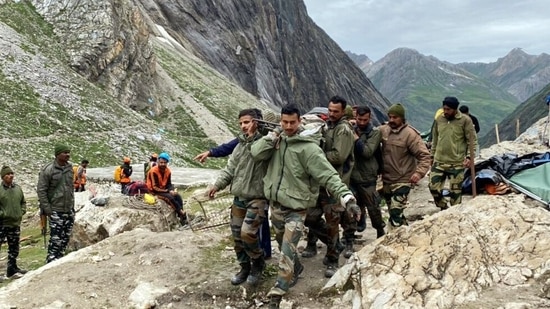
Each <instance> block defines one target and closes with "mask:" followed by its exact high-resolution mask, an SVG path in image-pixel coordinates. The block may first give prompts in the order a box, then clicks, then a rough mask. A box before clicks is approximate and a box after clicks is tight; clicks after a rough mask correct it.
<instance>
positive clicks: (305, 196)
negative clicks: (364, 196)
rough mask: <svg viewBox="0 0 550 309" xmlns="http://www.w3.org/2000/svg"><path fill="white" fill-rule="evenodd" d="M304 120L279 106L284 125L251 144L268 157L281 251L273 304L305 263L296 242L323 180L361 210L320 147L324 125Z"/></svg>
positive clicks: (257, 155)
mask: <svg viewBox="0 0 550 309" xmlns="http://www.w3.org/2000/svg"><path fill="white" fill-rule="evenodd" d="M300 124H301V118H300V110H299V109H298V108H297V107H296V106H295V105H292V104H289V105H285V106H283V108H282V109H281V127H282V128H281V130H278V131H275V132H272V133H270V134H268V135H266V136H264V137H262V138H260V139H259V140H258V141H256V142H255V143H254V144H252V147H251V149H250V151H251V154H252V157H253V158H254V160H269V166H268V168H267V173H266V176H265V177H264V179H263V180H264V194H265V196H266V197H267V199H268V200H269V201H270V207H271V223H272V225H273V227H274V229H275V233H276V239H277V243H278V244H279V251H280V252H281V257H280V259H279V271H278V274H277V281H276V283H275V286H274V287H273V288H272V289H271V290H270V291H269V293H268V296H269V298H270V302H269V308H279V304H280V302H281V299H282V297H283V295H285V294H286V293H287V292H288V290H289V288H290V287H292V286H293V285H294V284H296V282H297V280H298V277H299V275H300V273H301V272H302V271H303V269H304V267H303V265H302V264H301V263H300V260H299V257H298V254H297V251H296V247H297V245H298V241H299V240H300V238H301V237H302V234H303V231H304V220H305V218H306V212H307V210H308V209H309V208H311V207H315V201H316V200H317V197H318V196H319V188H320V186H321V185H322V186H323V187H325V188H326V189H327V190H328V191H329V192H330V193H331V194H332V196H334V197H335V198H337V199H338V200H339V201H340V203H341V204H342V205H344V207H345V208H346V209H347V210H349V211H352V212H353V213H354V214H355V216H356V219H358V218H359V216H360V214H361V210H360V209H359V207H358V206H357V204H355V198H354V196H353V194H352V193H351V191H350V190H349V189H348V187H347V185H346V184H345V183H344V182H342V180H341V179H340V175H339V174H338V172H337V171H336V170H335V169H334V167H333V166H332V165H331V164H330V162H329V161H328V160H327V158H326V156H325V155H324V153H323V151H322V149H321V148H320V147H319V144H320V140H321V134H320V133H319V130H320V128H316V129H311V130H304V129H303V128H301V127H300Z"/></svg>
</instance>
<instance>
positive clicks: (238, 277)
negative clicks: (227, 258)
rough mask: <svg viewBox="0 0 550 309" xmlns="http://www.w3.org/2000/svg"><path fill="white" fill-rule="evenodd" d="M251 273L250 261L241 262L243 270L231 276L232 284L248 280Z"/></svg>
mask: <svg viewBox="0 0 550 309" xmlns="http://www.w3.org/2000/svg"><path fill="white" fill-rule="evenodd" d="M249 274H250V263H249V262H248V263H241V270H240V271H239V272H238V273H237V274H235V276H233V278H231V284H233V285H239V284H241V283H243V282H245V281H246V278H248V275H249Z"/></svg>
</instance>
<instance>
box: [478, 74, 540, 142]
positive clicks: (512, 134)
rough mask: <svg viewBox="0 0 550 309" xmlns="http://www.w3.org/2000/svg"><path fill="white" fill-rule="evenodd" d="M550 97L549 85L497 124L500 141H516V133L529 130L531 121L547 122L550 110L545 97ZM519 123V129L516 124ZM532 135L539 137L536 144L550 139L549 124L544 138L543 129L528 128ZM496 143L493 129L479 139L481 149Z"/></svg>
mask: <svg viewBox="0 0 550 309" xmlns="http://www.w3.org/2000/svg"><path fill="white" fill-rule="evenodd" d="M548 95H550V83H549V84H547V85H546V86H545V87H544V88H542V89H541V90H540V91H538V92H537V93H536V94H535V95H533V96H532V97H530V98H529V99H527V100H526V101H525V102H523V103H522V104H520V105H519V106H518V107H517V108H516V109H515V110H514V111H513V112H511V113H510V114H508V116H506V117H505V118H504V119H503V120H502V121H501V122H500V123H499V124H498V133H499V140H500V141H510V140H514V139H516V137H517V136H516V132H518V131H519V132H524V131H526V130H528V129H529V128H530V126H531V125H532V124H533V121H536V120H539V119H541V118H544V119H546V120H548V115H549V113H550V109H549V107H548V105H546V97H547V96H548ZM518 122H519V128H518V127H517V124H518ZM529 130H531V131H533V132H531V133H532V134H534V135H536V136H540V137H539V138H537V143H544V138H546V139H548V137H550V136H549V135H548V133H549V132H550V124H548V126H547V127H546V130H547V131H546V137H543V136H541V135H542V134H543V133H544V129H541V128H530V129H529ZM496 142H497V137H496V131H495V128H490V130H489V131H488V132H487V134H486V135H485V136H483V137H481V138H480V140H479V143H480V145H481V146H483V147H487V146H489V145H492V144H495V143H496Z"/></svg>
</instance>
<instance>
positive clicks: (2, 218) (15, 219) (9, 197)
mask: <svg viewBox="0 0 550 309" xmlns="http://www.w3.org/2000/svg"><path fill="white" fill-rule="evenodd" d="M26 212H27V202H26V201H25V196H24V195H23V190H21V187H20V186H19V185H17V184H15V183H12V185H11V186H9V187H8V186H6V185H5V184H4V182H2V185H0V226H8V227H17V226H20V225H21V219H22V218H23V215H24V214H25V213H26Z"/></svg>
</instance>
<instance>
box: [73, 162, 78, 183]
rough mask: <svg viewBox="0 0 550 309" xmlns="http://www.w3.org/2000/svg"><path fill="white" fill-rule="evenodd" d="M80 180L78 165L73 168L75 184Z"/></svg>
mask: <svg viewBox="0 0 550 309" xmlns="http://www.w3.org/2000/svg"><path fill="white" fill-rule="evenodd" d="M77 179H78V165H75V166H73V183H76V180H77Z"/></svg>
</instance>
